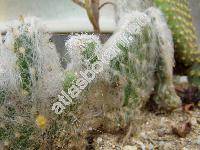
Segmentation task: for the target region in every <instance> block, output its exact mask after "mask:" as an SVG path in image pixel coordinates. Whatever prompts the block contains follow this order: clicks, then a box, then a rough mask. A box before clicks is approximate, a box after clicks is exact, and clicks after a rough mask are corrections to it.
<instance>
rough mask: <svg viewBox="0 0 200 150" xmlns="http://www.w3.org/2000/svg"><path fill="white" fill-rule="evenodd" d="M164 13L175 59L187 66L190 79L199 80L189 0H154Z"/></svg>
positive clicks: (199, 55)
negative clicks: (170, 33) (171, 36)
mask: <svg viewBox="0 0 200 150" xmlns="http://www.w3.org/2000/svg"><path fill="white" fill-rule="evenodd" d="M154 2H155V4H156V6H158V7H159V8H160V9H161V10H162V11H163V12H164V14H165V17H166V19H167V22H168V25H169V27H170V29H171V31H172V34H173V39H174V47H175V57H176V61H177V62H179V63H181V64H184V66H185V67H187V68H189V69H188V70H187V71H186V73H187V75H188V76H189V77H190V78H191V81H194V83H197V85H199V82H200V70H199V65H200V51H199V49H198V45H197V36H196V32H195V27H194V25H193V23H192V16H191V12H190V8H189V0H181V1H180V0H154Z"/></svg>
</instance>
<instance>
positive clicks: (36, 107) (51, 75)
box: [0, 18, 63, 150]
mask: <svg viewBox="0 0 200 150" xmlns="http://www.w3.org/2000/svg"><path fill="white" fill-rule="evenodd" d="M39 23H40V22H39V21H38V20H37V19H35V18H30V19H24V20H22V21H21V22H19V24H18V25H13V27H12V29H11V30H9V31H7V33H6V35H5V37H4V40H0V56H1V59H0V107H1V108H0V110H1V111H0V113H1V115H0V122H1V124H0V141H1V142H0V147H5V148H8V149H16V150H18V149H20V150H23V149H24V150H25V149H39V147H41V144H40V143H41V141H40V140H42V138H41V137H42V136H41V130H43V129H44V128H47V116H46V114H47V113H49V111H50V108H48V107H50V105H51V101H50V100H51V99H52V98H54V97H57V94H58V92H60V91H61V89H62V82H63V70H62V68H61V65H60V62H59V57H58V54H57V52H56V49H55V47H54V45H52V43H51V42H50V41H49V38H50V36H49V34H47V33H45V32H44V29H42V28H41V26H40V24H39ZM2 41H3V42H2ZM41 114H43V115H41ZM35 139H38V140H37V141H39V142H37V141H36V140H35Z"/></svg>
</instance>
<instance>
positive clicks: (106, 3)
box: [98, 2, 115, 10]
mask: <svg viewBox="0 0 200 150" xmlns="http://www.w3.org/2000/svg"><path fill="white" fill-rule="evenodd" d="M108 4H111V5H113V6H115V4H114V3H112V2H105V3H103V4H102V5H101V6H100V7H99V8H98V9H99V10H100V9H101V8H102V7H104V6H105V5H108Z"/></svg>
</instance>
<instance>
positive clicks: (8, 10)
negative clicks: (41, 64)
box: [0, 0, 115, 32]
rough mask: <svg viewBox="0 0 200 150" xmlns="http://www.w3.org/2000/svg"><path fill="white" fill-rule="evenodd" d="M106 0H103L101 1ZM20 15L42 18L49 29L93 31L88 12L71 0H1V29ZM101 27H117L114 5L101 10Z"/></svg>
mask: <svg viewBox="0 0 200 150" xmlns="http://www.w3.org/2000/svg"><path fill="white" fill-rule="evenodd" d="M103 1H106V0H101V2H103ZM20 15H24V16H36V17H40V18H42V20H43V21H44V23H45V24H46V26H47V28H48V30H49V31H53V32H73V31H75V32H79V31H84V32H86V31H92V30H93V28H92V25H91V24H90V22H89V20H88V18H87V15H86V12H85V10H84V9H83V8H81V7H79V6H78V5H76V4H74V3H73V2H72V1H71V0H0V30H5V28H6V27H8V26H9V24H10V21H11V20H13V19H17V18H18V17H19V16H20ZM100 16H101V17H100V27H101V30H102V31H104V32H110V31H113V30H114V28H115V20H114V9H113V6H111V5H107V6H105V7H104V8H103V9H102V10H101V12H100Z"/></svg>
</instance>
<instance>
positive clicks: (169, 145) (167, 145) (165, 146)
mask: <svg viewBox="0 0 200 150" xmlns="http://www.w3.org/2000/svg"><path fill="white" fill-rule="evenodd" d="M170 149H173V147H172V144H171V143H165V144H164V146H163V150H170Z"/></svg>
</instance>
